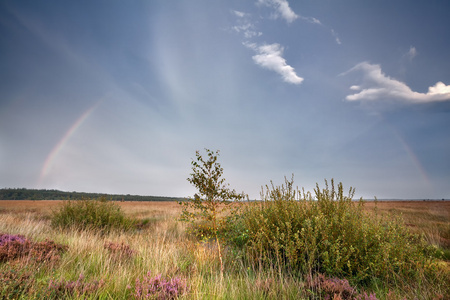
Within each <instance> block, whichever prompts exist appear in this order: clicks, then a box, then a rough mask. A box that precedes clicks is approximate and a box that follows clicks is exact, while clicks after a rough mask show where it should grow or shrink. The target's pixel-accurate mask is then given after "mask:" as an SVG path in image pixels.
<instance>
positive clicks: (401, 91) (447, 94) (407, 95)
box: [342, 62, 450, 103]
mask: <svg viewBox="0 0 450 300" xmlns="http://www.w3.org/2000/svg"><path fill="white" fill-rule="evenodd" d="M353 71H361V72H362V73H363V83H362V84H361V86H356V85H353V86H351V87H350V89H351V90H353V91H359V92H358V93H356V94H352V95H348V96H347V97H345V99H346V100H348V101H364V100H373V101H375V100H389V99H394V100H403V101H406V102H412V103H425V102H434V101H447V100H450V85H445V84H444V83H442V82H438V83H436V84H435V85H434V86H431V87H429V88H428V92H427V93H418V92H414V91H413V90H411V88H410V87H409V86H407V85H406V84H405V83H403V82H401V81H398V80H396V79H392V78H390V77H389V76H386V75H385V74H384V73H383V72H382V71H381V67H380V65H376V64H370V63H368V62H362V63H360V64H357V65H356V66H355V67H353V68H352V69H350V70H349V71H347V72H345V73H343V74H342V75H345V74H348V73H349V72H353Z"/></svg>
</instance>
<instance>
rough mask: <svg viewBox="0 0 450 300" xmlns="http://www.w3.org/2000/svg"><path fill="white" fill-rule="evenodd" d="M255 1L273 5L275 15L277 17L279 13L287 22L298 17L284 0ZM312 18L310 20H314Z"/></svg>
mask: <svg viewBox="0 0 450 300" xmlns="http://www.w3.org/2000/svg"><path fill="white" fill-rule="evenodd" d="M257 3H258V4H262V5H265V6H269V7H273V8H274V9H275V10H276V12H277V14H276V15H275V17H278V16H279V15H280V16H281V17H282V18H283V19H285V20H286V22H288V23H292V22H293V21H295V19H297V18H298V17H299V16H298V15H297V14H296V13H295V12H294V11H293V10H292V9H291V8H290V7H289V3H288V2H287V1H286V0H258V2H257ZM312 19H314V18H312ZM314 20H317V19H314ZM314 20H312V21H314ZM317 21H318V20H317ZM319 22H320V21H319Z"/></svg>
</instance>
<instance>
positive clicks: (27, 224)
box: [0, 200, 450, 299]
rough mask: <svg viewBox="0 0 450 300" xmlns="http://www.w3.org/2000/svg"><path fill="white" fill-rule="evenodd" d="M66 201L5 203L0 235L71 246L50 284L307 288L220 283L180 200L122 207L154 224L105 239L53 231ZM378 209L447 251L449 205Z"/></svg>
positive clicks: (258, 293) (239, 292)
mask: <svg viewBox="0 0 450 300" xmlns="http://www.w3.org/2000/svg"><path fill="white" fill-rule="evenodd" d="M61 203H62V201H56V200H52V201H45V200H42V201H26V200H24V201H18V200H16V201H9V200H0V232H1V233H10V234H21V235H24V236H26V237H27V238H30V239H32V240H34V241H44V240H45V239H51V240H53V241H55V242H56V243H59V244H64V245H67V246H68V250H67V252H66V253H65V254H64V255H63V257H62V259H61V261H60V264H59V266H58V268H57V270H56V271H53V272H54V273H51V275H49V274H44V275H42V274H41V275H40V276H42V278H43V280H44V279H45V280H48V278H49V276H52V278H54V279H61V278H65V279H71V280H75V279H76V278H78V276H79V275H80V274H84V275H85V276H86V278H87V279H88V280H99V279H105V289H107V290H108V293H110V294H111V295H115V296H114V297H117V298H126V297H128V296H129V292H128V291H127V288H126V287H127V285H131V286H132V285H133V284H134V282H135V279H136V278H142V276H143V275H144V274H146V273H147V271H152V274H154V275H156V274H159V273H162V274H163V275H164V276H168V277H173V276H184V277H186V278H187V279H188V281H189V284H190V292H189V296H188V298H189V299H204V298H211V299H222V298H229V299H232V298H241V299H244V298H246V299H251V298H255V297H256V298H260V297H265V298H266V299H277V298H278V299H279V298H292V299H295V298H298V296H299V289H298V287H299V284H301V283H299V282H296V281H290V279H287V278H279V277H277V276H276V275H275V274H272V275H274V276H271V274H262V275H261V274H258V273H252V272H253V271H252V270H249V273H239V274H227V275H226V276H225V278H224V279H223V280H221V279H220V276H219V272H218V269H219V268H218V262H217V259H216V254H215V252H214V249H212V248H211V246H210V245H208V244H205V243H199V242H196V241H193V240H190V239H188V238H187V237H186V235H185V228H184V225H183V224H180V223H179V222H175V221H174V220H175V219H176V218H177V217H178V216H179V215H180V213H181V206H180V205H178V204H177V203H176V202H117V204H119V205H120V206H121V208H122V209H123V211H124V212H125V214H126V215H127V216H130V217H134V218H138V219H143V220H144V219H147V220H149V223H148V226H147V227H145V228H143V229H142V230H138V231H136V232H128V233H121V232H111V233H109V234H107V235H103V236H102V235H98V234H95V233H94V232H91V231H81V232H71V231H57V230H55V229H52V228H51V227H50V225H49V224H50V220H49V216H50V214H51V212H52V210H55V209H57V208H58V206H59V205H60V204H61ZM373 207H374V203H373V202H368V203H367V204H366V209H368V210H370V209H372V208H373ZM377 209H378V211H379V212H382V213H388V214H400V213H401V214H402V215H403V217H404V219H405V223H406V224H407V226H408V227H409V228H411V230H414V231H417V232H423V233H424V234H426V235H427V234H428V236H429V240H430V241H431V242H433V241H434V242H435V243H439V245H441V246H443V247H444V246H445V245H446V244H445V242H446V239H450V237H449V236H448V234H449V228H450V202H449V201H436V202H431V201H427V202H422V201H406V202H404V201H402V202H400V201H396V202H383V201H380V202H378V203H377ZM106 243H116V244H121V245H122V244H124V245H127V246H129V249H131V250H132V251H134V254H133V255H132V256H131V257H130V258H127V259H117V255H116V254H114V253H111V251H110V250H109V249H108V248H107V247H106V248H105V244H106ZM1 267H2V266H1V265H0V271H1ZM303 296H304V295H303ZM0 298H1V297H0ZM393 299H396V298H393ZM399 299H400V298H399Z"/></svg>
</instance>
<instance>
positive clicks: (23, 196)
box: [0, 188, 185, 201]
mask: <svg viewBox="0 0 450 300" xmlns="http://www.w3.org/2000/svg"><path fill="white" fill-rule="evenodd" d="M102 197H104V198H106V199H107V200H112V201H182V200H185V198H178V197H160V196H139V195H130V194H127V195H111V194H99V193H80V192H63V191H58V190H35V189H26V188H18V189H11V188H4V189H0V200H80V199H98V198H102Z"/></svg>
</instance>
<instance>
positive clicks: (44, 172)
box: [38, 99, 103, 185]
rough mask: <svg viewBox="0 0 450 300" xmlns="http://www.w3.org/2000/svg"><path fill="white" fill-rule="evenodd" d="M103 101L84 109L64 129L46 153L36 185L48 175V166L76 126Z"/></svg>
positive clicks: (78, 126)
mask: <svg viewBox="0 0 450 300" xmlns="http://www.w3.org/2000/svg"><path fill="white" fill-rule="evenodd" d="M101 102H103V99H101V100H100V101H98V102H97V103H95V104H94V105H93V106H92V107H90V108H89V109H88V110H86V111H85V112H84V113H83V114H82V115H81V116H80V117H79V118H78V119H77V120H76V121H75V122H74V123H73V124H72V126H70V128H69V130H67V131H66V133H65V134H64V136H63V137H62V138H61V140H59V142H58V143H57V144H56V145H55V147H53V149H52V150H51V151H50V153H49V154H48V156H47V158H46V159H45V161H44V164H43V166H42V169H41V172H40V175H39V181H38V185H40V184H41V183H42V181H43V180H44V178H45V177H46V176H47V175H48V173H49V171H50V168H51V166H52V164H53V161H54V160H55V158H56V157H57V155H58V153H59V152H61V150H62V149H63V148H64V146H65V145H66V144H67V141H68V140H69V139H70V138H71V137H72V135H73V134H74V133H75V131H77V129H78V128H80V126H81V125H82V124H83V122H84V121H86V119H87V118H88V117H89V116H90V115H91V114H92V112H93V111H94V110H95V109H96V108H97V107H98V106H99V105H100V103H101Z"/></svg>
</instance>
